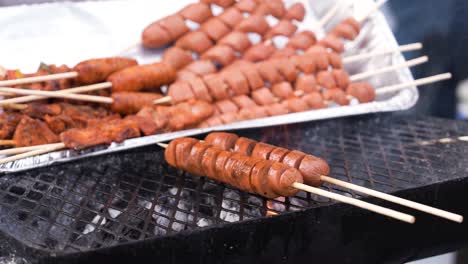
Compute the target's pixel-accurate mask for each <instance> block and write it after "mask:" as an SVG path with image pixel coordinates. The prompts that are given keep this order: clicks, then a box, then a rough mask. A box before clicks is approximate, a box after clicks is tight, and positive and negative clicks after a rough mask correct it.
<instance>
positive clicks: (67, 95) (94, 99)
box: [0, 87, 114, 105]
mask: <svg viewBox="0 0 468 264" xmlns="http://www.w3.org/2000/svg"><path fill="white" fill-rule="evenodd" d="M0 92H8V93H15V94H23V95H38V96H46V97H52V98H65V99H72V100H80V101H87V102H94V103H104V104H112V103H113V102H114V100H113V99H112V98H110V97H105V96H94V95H85V94H70V93H61V92H50V91H39V90H30V89H18V88H5V87H3V88H1V87H0ZM5 101H7V100H3V101H0V105H4V104H9V101H7V102H5Z"/></svg>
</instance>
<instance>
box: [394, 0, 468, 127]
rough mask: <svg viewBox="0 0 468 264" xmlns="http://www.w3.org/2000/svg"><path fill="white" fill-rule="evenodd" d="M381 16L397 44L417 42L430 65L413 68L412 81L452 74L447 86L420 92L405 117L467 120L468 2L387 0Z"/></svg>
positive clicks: (423, 89) (452, 0)
mask: <svg viewBox="0 0 468 264" xmlns="http://www.w3.org/2000/svg"><path fill="white" fill-rule="evenodd" d="M385 12H386V15H387V17H388V18H389V20H390V21H391V24H392V27H393V31H394V32H395V35H396V38H397V40H398V41H399V42H400V43H409V42H415V41H421V42H423V44H424V49H423V50H422V51H419V53H421V54H427V55H428V56H429V59H430V63H427V64H424V65H422V66H421V67H415V68H413V74H414V75H415V78H421V77H423V76H429V75H432V74H435V73H438V72H447V71H449V72H452V74H453V77H454V78H453V79H452V80H451V81H450V82H442V83H436V84H433V85H432V86H427V87H423V88H421V89H419V90H420V94H421V96H420V99H419V101H418V103H417V105H416V107H414V108H412V109H411V110H409V111H407V114H423V115H432V116H438V117H445V118H458V119H467V118H468V82H464V80H465V79H467V78H468V65H467V64H468V53H467V52H466V47H467V46H468V45H467V44H468V20H467V19H466V15H467V14H468V1H466V0H443V1H441V0H410V1H408V0H389V1H388V4H387V6H386V8H385Z"/></svg>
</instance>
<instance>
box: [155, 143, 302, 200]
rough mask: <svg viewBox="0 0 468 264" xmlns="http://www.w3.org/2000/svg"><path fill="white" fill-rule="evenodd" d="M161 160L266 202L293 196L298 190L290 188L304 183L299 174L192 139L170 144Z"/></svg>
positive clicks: (282, 165) (287, 168)
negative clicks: (251, 194) (261, 198)
mask: <svg viewBox="0 0 468 264" xmlns="http://www.w3.org/2000/svg"><path fill="white" fill-rule="evenodd" d="M164 157H165V159H166V161H167V163H169V165H171V166H173V167H175V168H177V169H181V170H183V171H186V172H189V173H193V174H196V175H200V176H206V177H208V178H210V179H213V180H216V181H220V182H223V183H226V184H229V185H231V186H234V187H236V188H238V189H240V190H243V191H246V192H250V193H256V194H259V195H262V196H264V197H267V198H276V197H280V196H293V195H295V194H296V193H297V190H296V189H295V188H293V187H292V186H291V185H292V184H293V183H294V182H299V183H302V182H303V177H302V175H301V173H300V172H299V171H298V170H297V169H295V168H291V167H289V166H288V165H286V164H284V163H281V162H276V161H271V160H264V159H261V158H252V157H249V156H246V155H243V154H241V153H234V152H231V151H226V150H222V149H220V148H218V147H213V146H212V145H211V144H209V143H207V142H203V141H199V140H197V139H194V138H179V139H175V140H173V141H171V142H170V143H169V145H168V147H167V148H166V150H165V152H164Z"/></svg>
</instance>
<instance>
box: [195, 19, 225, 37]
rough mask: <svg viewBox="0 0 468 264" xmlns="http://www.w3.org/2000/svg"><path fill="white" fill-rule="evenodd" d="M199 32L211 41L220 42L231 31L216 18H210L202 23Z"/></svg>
mask: <svg viewBox="0 0 468 264" xmlns="http://www.w3.org/2000/svg"><path fill="white" fill-rule="evenodd" d="M200 30H201V31H203V32H204V33H205V34H206V35H208V37H210V38H211V40H213V41H218V40H220V39H221V38H222V37H224V36H225V35H227V34H228V33H229V32H230V31H231V29H230V28H229V27H228V26H227V25H226V24H225V23H224V22H223V21H222V20H221V19H219V18H218V17H213V18H210V19H209V20H208V21H206V22H205V23H203V24H202V25H201V27H200Z"/></svg>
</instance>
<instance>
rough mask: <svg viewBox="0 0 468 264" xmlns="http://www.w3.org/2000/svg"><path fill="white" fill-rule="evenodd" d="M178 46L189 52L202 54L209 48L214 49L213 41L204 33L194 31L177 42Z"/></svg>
mask: <svg viewBox="0 0 468 264" xmlns="http://www.w3.org/2000/svg"><path fill="white" fill-rule="evenodd" d="M176 46H177V47H179V48H182V49H185V50H188V51H192V52H197V53H198V54H202V53H203V52H205V51H206V50H208V49H209V48H211V47H213V42H212V40H211V39H210V38H209V37H208V35H206V33H204V32H202V31H194V32H190V33H188V34H185V35H184V36H183V37H181V38H180V39H179V40H177V42H176Z"/></svg>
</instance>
